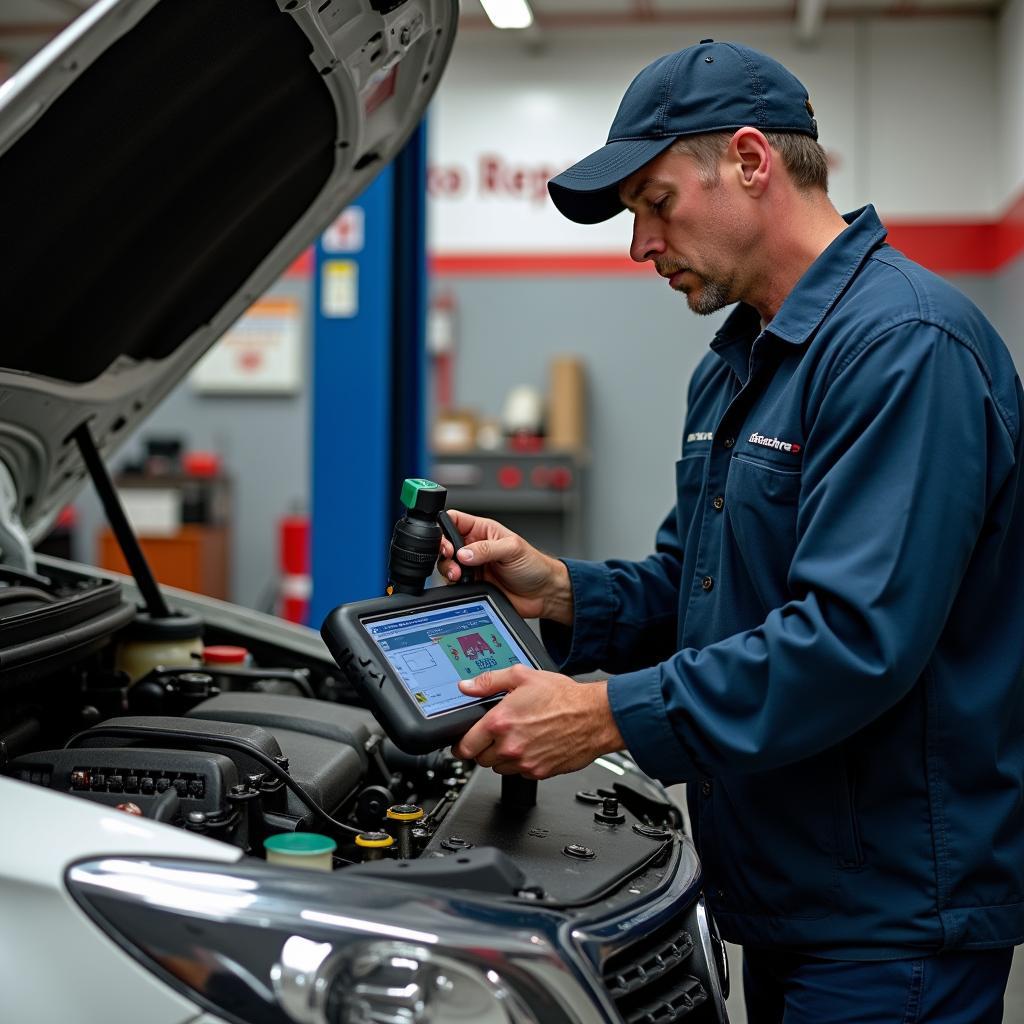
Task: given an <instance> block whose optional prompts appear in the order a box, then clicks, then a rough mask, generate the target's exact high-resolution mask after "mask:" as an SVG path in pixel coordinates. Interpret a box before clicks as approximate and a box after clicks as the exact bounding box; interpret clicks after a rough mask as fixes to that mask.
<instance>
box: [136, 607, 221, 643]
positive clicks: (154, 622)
mask: <svg viewBox="0 0 1024 1024" xmlns="http://www.w3.org/2000/svg"><path fill="white" fill-rule="evenodd" d="M202 635H203V623H202V621H201V620H200V619H199V617H198V616H197V615H185V614H182V613H180V612H174V613H172V614H171V616H170V618H166V619H155V618H153V616H151V615H150V614H149V612H139V613H138V614H137V615H136V616H135V618H134V619H133V620H132V621H131V622H129V623H128V625H127V626H125V628H124V631H123V633H122V634H121V638H122V639H123V640H163V641H166V640H198V639H199V638H200V637H201V636H202Z"/></svg>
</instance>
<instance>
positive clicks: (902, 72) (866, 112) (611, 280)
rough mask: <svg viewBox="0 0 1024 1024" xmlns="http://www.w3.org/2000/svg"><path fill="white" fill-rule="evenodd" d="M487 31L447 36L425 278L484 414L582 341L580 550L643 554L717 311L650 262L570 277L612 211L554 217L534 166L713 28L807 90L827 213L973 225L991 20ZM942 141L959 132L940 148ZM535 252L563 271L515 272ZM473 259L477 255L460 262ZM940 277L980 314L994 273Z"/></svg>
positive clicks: (614, 243)
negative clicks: (765, 57) (776, 63)
mask: <svg viewBox="0 0 1024 1024" xmlns="http://www.w3.org/2000/svg"><path fill="white" fill-rule="evenodd" d="M1017 2H1018V3H1019V2H1020V0H1017ZM495 36H496V33H487V32H478V33H466V34H464V35H463V36H462V37H461V38H460V39H459V41H458V43H457V45H456V50H455V54H454V57H453V61H452V64H451V66H450V68H449V71H448V72H447V75H446V78H445V80H444V83H443V84H442V88H441V90H440V92H439V95H438V98H437V100H436V102H435V105H434V107H433V109H432V112H431V154H432V164H433V165H434V167H435V177H434V179H433V181H432V185H433V200H432V203H431V206H430V215H431V222H430V223H431V228H432V235H431V239H432V242H431V247H432V250H433V252H434V254H435V263H436V265H437V266H438V267H439V268H440V269H441V270H442V271H444V268H446V267H451V268H452V269H451V271H450V272H448V273H444V272H443V273H442V275H441V276H439V277H438V278H437V279H436V280H435V290H437V291H442V290H443V291H449V292H450V293H451V294H452V295H453V297H454V298H455V300H456V304H457V315H458V324H459V338H460V349H459V355H458V362H457V368H456V398H457V401H458V402H459V403H463V404H466V405H472V406H474V407H476V408H478V409H481V410H482V411H483V412H484V413H485V414H489V415H495V414H497V413H498V412H500V409H501V403H502V399H503V397H504V394H505V392H506V391H507V390H508V388H509V387H510V386H511V385H512V384H515V383H520V382H524V383H531V384H534V385H535V386H537V387H541V388H543V387H544V386H545V384H546V367H547V362H548V360H549V358H550V357H551V355H553V354H555V353H559V352H573V353H576V354H579V355H581V356H582V357H583V358H584V359H585V360H586V362H587V365H588V369H589V380H590V397H591V405H592V409H593V413H592V416H591V427H592V434H591V442H592V451H593V460H592V465H591V471H590V477H589V480H588V487H589V501H588V506H589V514H590V534H589V536H590V550H591V552H592V554H594V556H596V557H604V556H609V555H613V554H614V555H622V556H627V557H638V556H642V555H643V554H645V553H646V552H647V551H648V550H649V547H650V540H651V537H652V535H653V532H654V530H655V528H656V526H657V524H658V523H659V522H660V519H661V517H662V515H663V514H664V512H665V511H666V509H667V508H668V507H669V506H670V504H671V502H672V500H673V485H672V481H673V463H674V460H675V459H676V458H677V457H678V450H679V435H680V428H681V425H682V418H683V414H684V406H685V392H686V385H687V381H688V378H689V375H690V373H691V371H692V370H693V368H694V366H695V365H696V363H697V362H698V360H699V359H700V358H701V357H702V356H703V354H704V352H705V351H706V346H707V344H708V341H709V340H710V337H711V336H712V335H713V333H714V330H715V327H716V324H717V322H718V320H719V319H720V316H717V317H715V318H711V319H707V320H705V319H700V318H697V317H695V316H694V315H693V314H691V313H690V312H689V310H688V309H687V308H686V305H685V301H684V300H683V299H682V298H681V297H679V296H676V295H675V294H673V293H672V292H671V291H670V290H669V289H668V288H667V286H666V285H665V283H664V282H663V281H661V280H660V279H657V278H656V277H654V275H653V273H647V274H644V275H640V276H634V275H631V274H629V273H628V272H627V273H621V274H615V273H612V274H603V275H600V276H586V275H585V274H583V273H582V272H580V271H578V270H577V271H576V272H575V273H573V272H572V270H571V268H572V265H573V258H574V257H587V258H591V257H594V256H595V255H598V254H605V253H607V254H609V255H611V254H623V253H624V252H625V249H626V246H627V244H628V236H629V222H628V217H627V216H626V215H621V216H619V217H616V218H613V219H612V220H611V221H609V222H607V223H606V224H604V225H597V226H590V227H581V226H577V225H572V224H570V223H569V222H567V221H565V220H564V219H563V218H561V217H560V216H559V215H558V214H557V212H556V211H555V210H554V209H553V207H552V206H551V205H550V203H549V202H548V201H547V199H546V192H545V190H544V189H543V188H542V185H543V181H544V180H545V179H546V177H547V173H548V172H555V171H557V170H559V169H561V167H563V166H565V165H567V164H568V163H570V162H572V161H573V160H574V159H577V158H578V157H579V156H582V155H584V154H585V153H587V152H589V151H591V150H592V149H594V148H596V147H597V146H599V145H600V144H601V143H602V142H603V141H604V138H605V137H606V135H607V130H608V125H609V123H610V120H611V117H612V115H613V113H614V110H615V108H616V106H617V104H618V101H619V99H620V97H621V94H622V92H623V91H624V89H625V87H626V86H627V85H628V83H629V81H630V80H631V79H632V77H633V75H634V74H635V73H636V72H637V71H638V70H639V69H640V68H641V67H642V66H643V65H644V64H646V63H647V62H649V61H650V60H652V59H653V58H654V57H656V56H657V55H659V54H661V53H664V52H666V51H667V50H670V49H672V48H673V47H679V46H683V45H687V44H688V43H690V42H695V41H696V40H698V39H700V38H704V37H708V36H710V37H713V38H719V39H735V40H738V41H740V42H743V43H747V44H749V45H752V46H754V47H757V48H759V49H762V50H765V51H766V52H769V53H772V54H773V55H775V56H777V57H778V58H779V59H780V60H782V61H783V63H785V64H787V65H788V66H790V67H791V68H792V69H793V70H794V71H795V73H796V74H797V75H798V76H800V77H801V78H802V80H803V81H804V82H805V83H806V84H807V85H808V88H809V92H810V94H811V99H812V102H813V103H814V106H815V111H816V113H817V115H818V120H819V125H820V127H821V141H822V143H823V145H824V146H825V147H826V149H827V150H828V151H829V153H830V156H831V157H832V159H833V162H834V166H833V171H832V190H831V191H832V196H833V199H834V201H835V202H836V205H837V206H839V207H840V209H853V208H856V207H857V206H860V205H862V204H863V203H865V202H868V201H871V202H874V203H875V205H876V207H877V208H878V209H879V211H880V213H881V214H882V215H883V217H885V218H887V219H901V220H916V221H924V222H931V221H944V222H946V221H954V222H955V221H967V222H971V221H988V220H990V219H992V218H993V217H994V216H995V214H996V211H997V209H998V208H999V207H1000V204H1001V201H1002V194H1001V193H1000V192H999V189H998V188H997V180H998V179H999V174H998V171H999V167H998V164H997V161H996V159H995V156H994V140H995V136H996V123H997V110H996V103H995V93H996V80H997V67H996V64H995V61H994V60H993V53H994V52H995V48H996V22H995V20H994V19H989V18H955V19H948V20H934V19H922V18H915V19H908V20H907V21H899V20H893V19H884V20H882V19H879V20H870V19H863V20H857V21H854V20H830V21H828V22H827V23H826V26H825V29H824V31H823V33H822V36H821V39H820V40H819V42H818V43H817V44H816V45H815V46H813V47H810V48H805V47H798V46H797V45H796V44H795V42H794V39H793V34H792V30H791V28H790V27H789V26H788V25H779V24H768V25H764V24H762V25H729V26H727V27H724V28H723V26H721V25H719V26H714V25H708V26H692V27H690V26H686V27H685V28H681V29H676V28H666V29H661V30H658V31H648V30H636V29H631V30H627V31H621V32H618V33H616V34H615V35H610V34H609V35H606V34H604V33H599V32H597V31H586V30H584V31H580V32H577V33H574V34H567V33H560V32H556V33H550V34H545V35H544V36H543V38H542V41H541V45H540V48H539V49H538V50H536V51H529V52H528V51H526V50H525V49H523V48H522V47H519V46H515V45H508V44H502V42H501V41H500V40H498V39H496V38H495ZM923 98H927V99H926V101H924V99H923ZM951 136H954V137H955V138H956V140H957V144H956V145H955V146H949V145H945V146H944V148H942V149H941V153H940V147H941V146H942V144H943V142H948V140H949V139H950V138H951ZM1021 166H1024V164H1022V165H1021ZM456 180H457V182H458V187H457V188H456V187H453V182H454V181H456ZM538 185H540V186H541V187H540V188H538V187H537V186H538ZM1000 187H1001V186H1000ZM551 256H557V257H560V258H561V257H565V259H564V263H563V266H564V267H566V268H569V269H566V270H563V272H562V273H559V274H556V275H555V276H551V275H550V273H548V274H545V273H544V272H543V271H541V270H539V269H538V270H537V271H535V272H534V273H532V274H530V273H523V268H527V269H528V268H529V266H530V260H531V259H535V260H536V261H537V263H538V266H539V263H540V261H541V260H543V258H545V257H551ZM503 259H506V260H507V263H508V267H509V268H510V269H509V270H508V271H503V269H502V260H503ZM474 261H476V264H477V269H478V271H479V268H480V267H489V268H491V269H490V270H489V271H488V272H487V273H479V272H478V273H477V274H476V275H474V274H473V273H472V269H473V267H474ZM512 269H514V271H515V273H514V274H513V273H512ZM626 269H628V268H626ZM467 270H469V271H470V272H467ZM956 280H957V283H958V284H960V285H961V286H962V287H963V288H964V290H965V291H967V292H968V294H970V295H971V297H972V298H973V299H974V300H975V301H976V302H977V303H978V304H979V305H980V306H981V307H982V308H983V309H985V310H987V311H989V312H990V313H992V315H995V310H996V308H997V306H998V303H999V301H1000V296H1001V292H1000V291H999V289H998V287H997V284H998V282H997V281H996V280H995V279H993V278H991V277H990V276H987V275H962V276H959V277H958V278H957V279H956Z"/></svg>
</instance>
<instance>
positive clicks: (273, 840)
mask: <svg viewBox="0 0 1024 1024" xmlns="http://www.w3.org/2000/svg"><path fill="white" fill-rule="evenodd" d="M263 848H264V849H265V850H273V851H274V853H287V854H290V855H291V856H293V857H318V856H321V855H322V854H325V853H334V851H335V850H336V849H337V848H338V844H337V843H336V842H335V841H334V840H333V839H331V838H330V836H322V835H320V834H319V833H317V832H282V833H281V834H280V835H277V836H271V837H270V838H269V839H264V840H263Z"/></svg>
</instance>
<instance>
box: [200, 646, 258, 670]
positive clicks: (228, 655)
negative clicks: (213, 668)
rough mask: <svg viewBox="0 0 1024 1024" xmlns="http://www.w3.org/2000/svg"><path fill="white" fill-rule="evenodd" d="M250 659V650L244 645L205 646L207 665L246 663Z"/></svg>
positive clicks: (204, 652) (204, 655) (204, 657)
mask: <svg viewBox="0 0 1024 1024" xmlns="http://www.w3.org/2000/svg"><path fill="white" fill-rule="evenodd" d="M248 660H249V652H248V651H247V650H246V649H245V648H244V647H231V646H229V645H228V644H215V645H214V646H212V647H204V648H203V661H204V662H205V663H206V664H207V665H244V664H245V663H246V661H248Z"/></svg>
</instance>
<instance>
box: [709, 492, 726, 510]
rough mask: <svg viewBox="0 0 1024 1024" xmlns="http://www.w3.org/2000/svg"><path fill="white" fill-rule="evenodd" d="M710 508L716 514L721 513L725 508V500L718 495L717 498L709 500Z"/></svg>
mask: <svg viewBox="0 0 1024 1024" xmlns="http://www.w3.org/2000/svg"><path fill="white" fill-rule="evenodd" d="M711 507H712V508H713V509H714V510H715V511H716V512H721V511H722V509H723V508H725V498H723V497H722V496H721V495H720V494H719V495H718V496H717V497H715V498H712V499H711Z"/></svg>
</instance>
